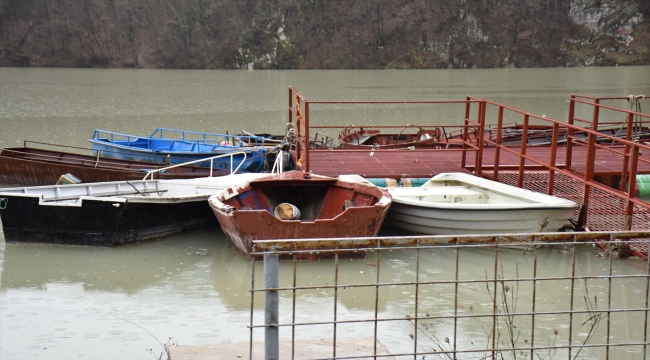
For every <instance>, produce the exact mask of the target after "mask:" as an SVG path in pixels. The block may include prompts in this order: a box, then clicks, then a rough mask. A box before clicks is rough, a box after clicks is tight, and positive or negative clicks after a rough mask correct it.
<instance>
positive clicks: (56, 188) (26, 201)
mask: <svg viewBox="0 0 650 360" xmlns="http://www.w3.org/2000/svg"><path fill="white" fill-rule="evenodd" d="M264 176H265V175H264V174H257V173H247V174H234V175H227V176H221V177H212V178H197V179H176V180H146V181H144V180H138V181H112V182H104V183H83V184H72V185H51V186H33V187H17V188H6V189H0V219H1V221H2V225H3V231H4V233H5V238H6V241H7V242H10V243H12V242H14V243H48V244H65V245H85V246H119V245H126V244H131V243H135V242H141V241H146V240H153V239H158V238H161V237H164V236H168V235H172V234H175V233H179V232H181V231H185V230H189V229H194V228H198V227H201V226H204V225H208V224H211V223H214V222H215V221H214V214H213V213H212V211H211V210H210V206H209V205H208V202H207V199H208V198H209V197H210V196H211V195H212V194H214V193H215V192H218V191H222V190H223V189H226V188H228V187H230V186H233V185H234V184H238V183H241V182H242V181H249V180H251V179H256V178H260V177H264Z"/></svg>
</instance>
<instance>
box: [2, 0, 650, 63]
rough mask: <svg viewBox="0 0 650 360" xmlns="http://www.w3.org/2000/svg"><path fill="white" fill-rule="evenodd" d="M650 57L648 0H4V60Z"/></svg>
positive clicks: (607, 60) (614, 60) (558, 59)
mask: <svg viewBox="0 0 650 360" xmlns="http://www.w3.org/2000/svg"><path fill="white" fill-rule="evenodd" d="M648 64H650V2H648V1H646V0H529V1H525V2H522V1H519V0H460V1H454V2H450V1H447V0H409V1H407V0H394V1H386V0H370V1H368V0H353V1H344V2H333V1H325V0H295V1H289V0H246V1H243V0H67V1H61V0H55V1H41V0H0V66H5V67H80V68H92V67H98V68H128V67H135V68H150V69H436V68H438V69H440V68H443V69H463V68H504V67H524V68H533V67H580V66H615V65H648Z"/></svg>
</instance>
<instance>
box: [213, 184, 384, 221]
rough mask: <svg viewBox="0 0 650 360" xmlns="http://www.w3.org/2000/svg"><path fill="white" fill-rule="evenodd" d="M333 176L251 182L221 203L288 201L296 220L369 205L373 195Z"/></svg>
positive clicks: (244, 205) (248, 206) (264, 205)
mask: <svg viewBox="0 0 650 360" xmlns="http://www.w3.org/2000/svg"><path fill="white" fill-rule="evenodd" d="M339 184H340V183H337V180H336V179H331V180H329V179H328V180H318V181H313V182H312V181H310V182H278V181H268V182H267V181H254V182H250V183H249V184H248V186H247V188H245V189H243V191H239V193H238V194H236V195H235V196H232V197H230V198H228V199H226V200H224V201H223V202H224V203H225V204H227V205H230V206H233V207H235V208H236V209H237V210H266V211H268V212H270V213H271V214H273V213H274V209H275V207H276V206H278V205H279V204H282V203H289V204H292V205H294V206H295V207H297V208H298V209H299V210H300V220H305V221H313V220H318V219H332V218H334V217H336V216H337V215H339V214H341V213H342V212H344V211H345V210H346V209H347V208H348V207H353V206H372V205H374V204H375V203H377V201H378V200H379V199H378V198H377V197H375V196H373V195H370V194H364V193H361V192H359V191H357V190H355V187H354V186H349V187H348V186H340V185H339Z"/></svg>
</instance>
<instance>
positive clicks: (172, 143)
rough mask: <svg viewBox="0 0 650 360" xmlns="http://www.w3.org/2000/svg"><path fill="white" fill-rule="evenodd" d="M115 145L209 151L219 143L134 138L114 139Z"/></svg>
mask: <svg viewBox="0 0 650 360" xmlns="http://www.w3.org/2000/svg"><path fill="white" fill-rule="evenodd" d="M94 140H97V141H103V142H106V143H109V142H110V141H109V139H106V138H97V139H94ZM112 143H113V144H116V145H122V146H129V147H136V148H140V149H149V150H160V151H179V152H209V151H212V150H213V149H214V148H215V147H219V145H206V144H199V143H196V142H192V141H183V140H169V139H148V138H136V139H135V140H115V141H113V142H112Z"/></svg>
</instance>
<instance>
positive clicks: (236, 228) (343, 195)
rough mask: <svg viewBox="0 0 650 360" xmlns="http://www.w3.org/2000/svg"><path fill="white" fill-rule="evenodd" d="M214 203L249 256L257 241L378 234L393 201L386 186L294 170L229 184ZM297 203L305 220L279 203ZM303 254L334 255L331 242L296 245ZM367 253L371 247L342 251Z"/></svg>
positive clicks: (218, 215)
mask: <svg viewBox="0 0 650 360" xmlns="http://www.w3.org/2000/svg"><path fill="white" fill-rule="evenodd" d="M208 202H209V204H210V206H211V207H212V210H213V211H214V214H215V216H216V218H217V220H218V221H219V224H220V225H221V228H222V229H223V231H224V233H225V235H226V238H227V239H228V240H229V241H230V242H231V243H232V244H233V246H234V247H235V248H236V249H237V250H239V251H240V252H241V253H242V254H244V255H245V256H247V257H249V258H251V257H253V255H252V253H253V252H254V249H253V241H255V240H272V239H308V238H340V237H370V236H376V235H377V233H378V232H379V229H380V228H381V225H382V223H383V220H384V218H385V216H386V213H387V211H388V208H389V206H390V195H388V193H387V192H386V191H385V190H381V189H379V188H377V187H373V186H368V185H365V184H357V183H348V182H344V181H339V180H337V179H334V178H328V177H323V176H317V175H310V174H305V173H302V172H298V171H294V172H288V173H283V174H279V175H276V176H271V177H269V178H266V179H260V180H256V181H252V182H250V183H247V184H242V185H240V186H237V187H234V188H229V189H226V190H224V191H223V192H221V193H217V194H215V195H213V196H211V197H210V199H209V201H208ZM281 203H293V204H296V205H297V206H298V207H299V208H300V209H301V210H300V211H301V213H302V215H301V218H300V219H299V220H282V219H280V218H279V217H276V216H274V214H273V213H274V211H273V209H274V208H276V206H277V205H278V204H281ZM296 249H297V250H308V251H307V252H300V253H298V258H300V259H314V258H323V257H328V256H333V253H326V252H323V253H318V251H319V250H324V249H331V248H310V249H303V248H296ZM339 255H340V256H344V257H365V255H366V254H365V252H364V253H361V252H357V251H355V250H350V251H349V252H345V251H344V252H341V253H339Z"/></svg>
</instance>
